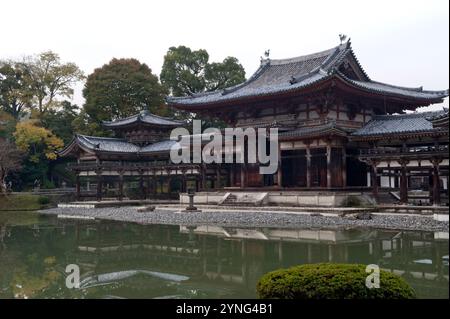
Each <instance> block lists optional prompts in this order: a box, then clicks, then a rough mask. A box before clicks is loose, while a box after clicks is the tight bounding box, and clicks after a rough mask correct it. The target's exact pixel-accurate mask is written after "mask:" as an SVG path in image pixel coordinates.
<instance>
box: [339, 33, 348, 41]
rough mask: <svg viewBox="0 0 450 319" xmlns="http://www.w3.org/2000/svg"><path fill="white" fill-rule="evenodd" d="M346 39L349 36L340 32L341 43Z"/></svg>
mask: <svg viewBox="0 0 450 319" xmlns="http://www.w3.org/2000/svg"><path fill="white" fill-rule="evenodd" d="M345 39H347V36H346V35H345V34H343V33H340V34H339V40H340V41H341V44H342V43H343V42H344V41H345Z"/></svg>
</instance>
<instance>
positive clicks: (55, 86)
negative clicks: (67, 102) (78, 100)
mask: <svg viewBox="0 0 450 319" xmlns="http://www.w3.org/2000/svg"><path fill="white" fill-rule="evenodd" d="M21 66H22V69H23V70H24V74H25V76H26V77H27V78H28V81H29V85H30V87H31V95H32V97H33V103H32V107H33V108H35V109H37V110H38V112H39V114H44V113H46V112H47V111H49V110H51V109H54V108H57V107H59V106H60V105H61V98H71V97H72V96H73V86H74V84H75V83H76V82H78V81H81V80H83V79H84V74H83V72H82V71H81V70H80V69H79V68H78V66H77V65H76V64H75V63H71V62H69V63H62V62H61V59H60V57H59V55H58V54H56V53H54V52H51V51H47V52H43V53H41V54H38V55H36V56H32V57H28V58H25V59H24V61H23V62H22V63H21Z"/></svg>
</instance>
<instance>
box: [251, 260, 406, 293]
mask: <svg viewBox="0 0 450 319" xmlns="http://www.w3.org/2000/svg"><path fill="white" fill-rule="evenodd" d="M369 274H370V273H366V266H365V265H358V264H307V265H301V266H295V267H292V268H289V269H279V270H275V271H272V272H269V273H267V274H265V275H263V276H262V277H261V278H260V280H259V282H258V284H257V286H256V290H257V293H258V297H259V298H262V299H270V298H275V299H412V298H415V292H414V290H413V289H412V288H411V287H410V286H409V285H408V283H407V282H406V281H405V280H404V279H403V278H401V277H399V276H397V275H394V274H392V273H389V272H387V271H384V270H380V288H371V289H369V288H367V287H366V278H367V276H368V275H369Z"/></svg>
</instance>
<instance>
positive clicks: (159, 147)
mask: <svg viewBox="0 0 450 319" xmlns="http://www.w3.org/2000/svg"><path fill="white" fill-rule="evenodd" d="M172 146H175V147H179V143H178V142H177V141H172V140H166V141H161V142H157V143H153V144H150V145H147V146H144V147H142V148H141V149H140V150H139V153H152V152H164V151H167V152H169V151H170V149H171V148H172Z"/></svg>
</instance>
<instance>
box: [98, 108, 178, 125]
mask: <svg viewBox="0 0 450 319" xmlns="http://www.w3.org/2000/svg"><path fill="white" fill-rule="evenodd" d="M135 123H146V124H152V125H158V126H170V127H175V126H180V125H183V124H184V122H183V121H178V120H173V119H170V118H167V117H162V116H158V115H155V114H152V113H150V112H149V111H147V110H145V111H141V112H140V113H139V114H135V115H133V116H130V117H126V118H123V119H120V120H116V121H104V122H103V126H105V127H109V128H114V127H119V126H126V125H130V124H135Z"/></svg>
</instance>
